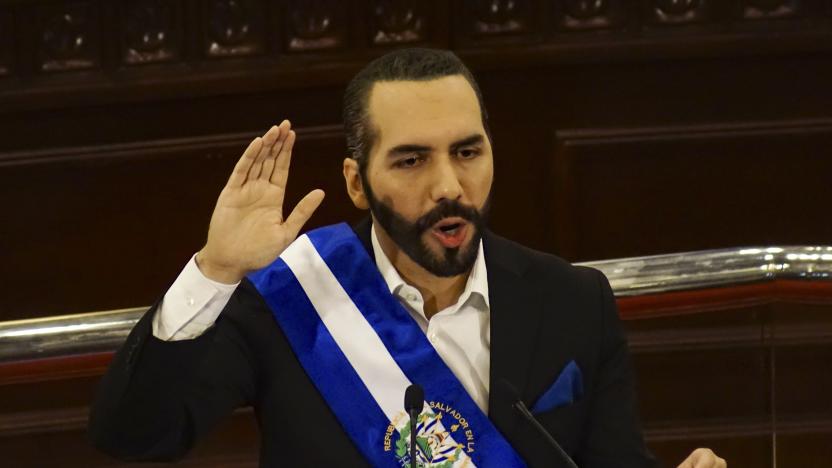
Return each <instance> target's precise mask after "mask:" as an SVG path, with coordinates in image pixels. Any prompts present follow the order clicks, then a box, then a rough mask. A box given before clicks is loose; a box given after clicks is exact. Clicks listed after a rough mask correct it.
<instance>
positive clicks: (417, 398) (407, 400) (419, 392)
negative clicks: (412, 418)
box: [404, 384, 425, 414]
mask: <svg viewBox="0 0 832 468" xmlns="http://www.w3.org/2000/svg"><path fill="white" fill-rule="evenodd" d="M424 407H425V391H424V390H423V389H422V386H421V385H419V384H412V385H410V386H409V387H407V390H405V392H404V409H405V411H407V412H408V414H410V413H412V412H414V411H415V412H417V413H421V412H422V408H424Z"/></svg>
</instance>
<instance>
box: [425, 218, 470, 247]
mask: <svg viewBox="0 0 832 468" xmlns="http://www.w3.org/2000/svg"><path fill="white" fill-rule="evenodd" d="M467 230H468V224H467V223H466V222H465V221H464V220H463V219H461V218H447V219H443V220H442V221H440V222H438V223H436V224H435V225H434V226H433V229H432V230H431V232H432V233H433V235H434V237H435V238H436V239H437V240H439V243H440V244H442V246H444V247H446V248H449V249H451V248H456V247H459V246H460V245H462V242H463V241H464V240H465V233H466V232H467Z"/></svg>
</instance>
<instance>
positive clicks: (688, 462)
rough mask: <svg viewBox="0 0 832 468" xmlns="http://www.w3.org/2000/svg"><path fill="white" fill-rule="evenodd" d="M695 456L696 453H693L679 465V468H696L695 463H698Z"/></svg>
mask: <svg viewBox="0 0 832 468" xmlns="http://www.w3.org/2000/svg"><path fill="white" fill-rule="evenodd" d="M695 454H696V452H693V453H691V454H690V455H688V457H687V458H685V461H683V462H682V463H681V464H679V466H678V467H677V468H694V466H693V463H694V462H695V461H696V458H695V457H694V455H695Z"/></svg>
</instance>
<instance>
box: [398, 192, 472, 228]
mask: <svg viewBox="0 0 832 468" xmlns="http://www.w3.org/2000/svg"><path fill="white" fill-rule="evenodd" d="M454 216H455V217H459V218H462V219H464V220H466V221H469V222H471V223H473V224H475V225H481V224H482V216H481V215H480V212H479V211H478V210H477V209H476V208H474V207H473V206H467V205H463V204H462V203H459V202H458V201H456V200H443V201H441V202H439V204H438V205H436V206H435V207H433V208H432V209H431V210H430V211H428V212H427V213H425V214H424V215H422V216H420V217H419V219H417V220H416V222H415V223H413V226H414V227H415V228H416V232H420V233H421V232H424V231H427V230H428V229H430V228H431V227H432V226H433V225H434V224H436V223H438V222H439V221H441V220H442V219H444V218H450V217H454Z"/></svg>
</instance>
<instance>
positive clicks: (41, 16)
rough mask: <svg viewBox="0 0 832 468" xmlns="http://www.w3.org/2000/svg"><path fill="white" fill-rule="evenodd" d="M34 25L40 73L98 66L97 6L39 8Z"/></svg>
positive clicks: (98, 18) (98, 13)
mask: <svg viewBox="0 0 832 468" xmlns="http://www.w3.org/2000/svg"><path fill="white" fill-rule="evenodd" d="M35 23H36V28H35V33H36V34H37V37H36V41H37V42H36V44H37V50H38V54H37V56H38V65H37V66H38V69H40V70H41V71H44V72H62V71H72V70H84V69H90V68H94V67H98V66H99V65H100V62H101V57H100V46H101V37H100V36H101V24H100V11H99V5H98V4H97V3H93V2H84V3H80V2H79V3H66V4H64V3H58V4H52V5H46V6H41V7H39V8H38V9H37V10H36V17H35ZM24 29H25V28H24Z"/></svg>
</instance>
